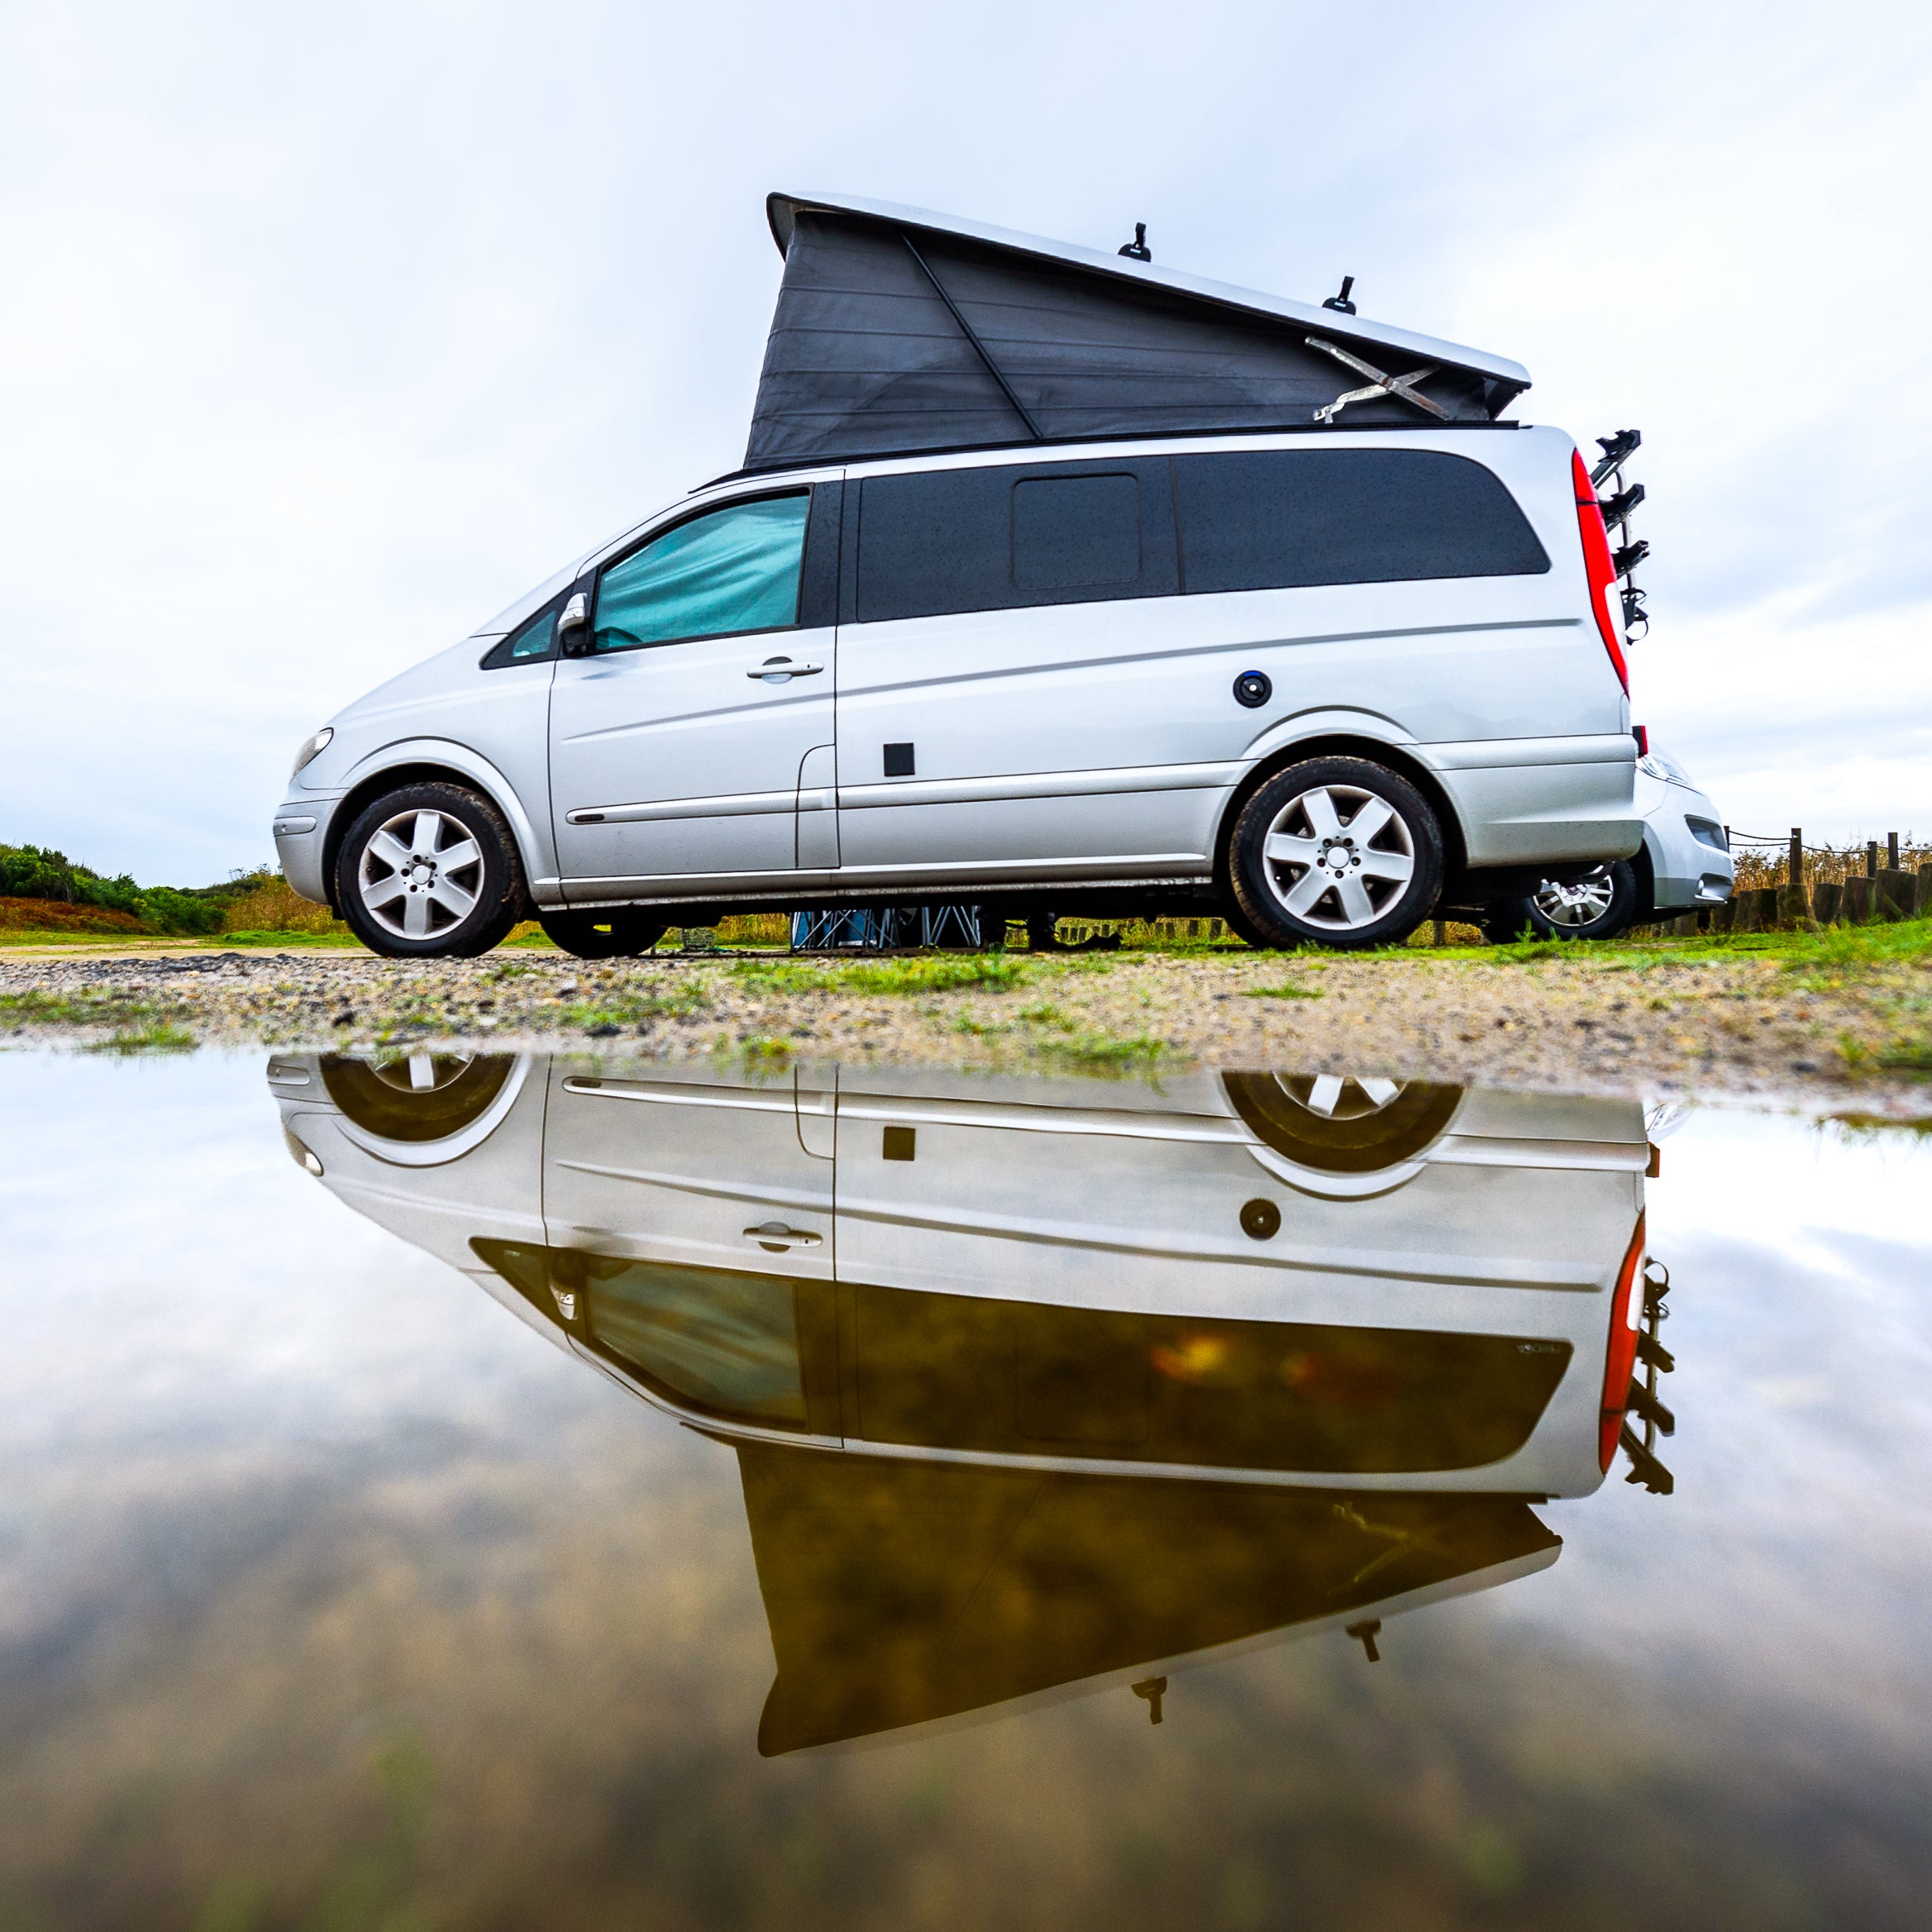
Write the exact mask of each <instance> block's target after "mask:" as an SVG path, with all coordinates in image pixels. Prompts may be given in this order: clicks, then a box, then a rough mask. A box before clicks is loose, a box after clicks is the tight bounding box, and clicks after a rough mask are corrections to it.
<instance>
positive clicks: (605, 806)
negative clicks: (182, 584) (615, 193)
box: [277, 427, 1643, 906]
mask: <svg viewBox="0 0 1932 1932" xmlns="http://www.w3.org/2000/svg"><path fill="white" fill-rule="evenodd" d="M1391 447H1400V448H1401V449H1404V450H1416V451H1440V452H1443V453H1445V454H1449V455H1453V456H1457V457H1460V458H1462V459H1466V460H1471V461H1474V462H1476V463H1478V464H1480V465H1482V466H1484V467H1486V469H1488V470H1490V471H1491V473H1492V474H1493V475H1496V477H1497V478H1498V479H1500V481H1501V482H1502V483H1503V484H1504V485H1505V487H1506V488H1507V489H1509V490H1510V494H1511V495H1512V496H1513V498H1514V499H1515V502H1516V503H1517V505H1518V506H1519V508H1520V509H1521V511H1522V513H1523V514H1524V518H1526V519H1527V520H1528V522H1529V525H1530V527H1531V528H1532V529H1533V530H1534V532H1535V534H1536V536H1537V538H1538V541H1540V542H1541V544H1542V545H1543V549H1544V551H1546V553H1547V554H1548V557H1549V559H1550V564H1551V567H1550V569H1549V570H1548V571H1547V572H1543V573H1539V574H1536V575H1509V576H1496V577H1480V578H1447V579H1439V578H1438V579H1429V580H1421V581H1406V582H1395V583H1355V584H1333V585H1319V586H1309V587H1302V588H1295V589H1272V590H1243V591H1235V592H1226V593H1220V594H1205V595H1204V594H1161V595H1149V596H1146V597H1140V598H1133V599H1116V600H1111V601H1105V602H1094V603H1052V604H1044V605H1041V604H1035V605H1033V606H1029V607H1028V608H1016V609H1003V610H995V611H982V612H973V613H961V614H956V615H946V616H937V617H925V618H907V619H898V620H894V621H890V622H880V623H856V622H847V623H841V624H839V625H838V626H837V627H836V630H834V629H832V627H827V628H825V629H823V630H799V629H789V630H785V631H782V632H767V633H761V634H758V635H756V636H741V637H727V638H717V639H704V640H697V641H694V642H688V643H677V644H671V645H668V646H660V647H656V648H654V649H651V650H646V651H634V652H626V653H613V654H611V655H610V656H606V657H601V658H594V659H575V660H564V661H561V662H557V663H556V664H552V663H551V662H550V661H539V662H537V663H532V664H529V665H515V666H508V667H503V668H499V669H495V670H487V671H486V670H482V669H481V668H480V661H481V660H482V658H483V656H484V654H485V652H486V651H487V650H488V648H489V645H490V644H491V642H494V638H495V637H497V636H498V635H499V634H504V633H507V632H508V630H509V629H510V628H511V627H513V626H514V625H515V624H516V623H518V622H520V621H521V620H522V618H526V617H527V616H528V615H529V614H531V613H533V612H534V611H535V610H537V609H539V608H541V606H542V604H543V603H544V602H545V601H546V599H548V598H549V597H551V596H554V595H556V594H557V593H558V591H559V590H560V589H562V588H565V587H566V586H567V584H569V583H570V581H572V580H575V579H576V578H578V577H581V576H582V575H584V573H585V572H587V571H589V570H594V569H596V568H597V567H599V565H600V564H601V563H602V562H603V561H608V559H610V558H613V557H614V556H617V555H618V554H619V553H621V552H623V551H627V550H628V549H629V548H630V547H631V546H633V545H634V544H635V543H636V542H637V541H638V540H639V539H640V538H641V537H648V536H649V535H651V533H652V532H654V531H656V529H658V528H659V527H662V526H665V525H668V524H669V523H670V522H674V521H676V520H678V519H680V518H685V517H687V516H689V514H690V513H692V511H693V510H694V509H696V508H704V507H705V506H707V505H711V504H717V503H724V502H728V501H730V500H732V499H734V498H737V497H741V496H751V495H768V494H770V492H771V491H772V489H773V488H774V487H775V485H778V484H786V485H789V484H812V483H822V482H829V481H831V480H833V479H837V478H838V477H839V476H840V475H843V476H844V478H845V494H844V517H845V519H846V523H847V544H846V557H845V561H844V563H843V565H842V570H843V571H844V573H845V576H846V582H845V584H844V588H843V589H842V592H841V596H842V599H849V598H850V596H851V594H852V581H851V578H852V569H853V564H852V559H853V558H854V557H855V556H856V555H857V552H858V548H859V544H858V542H856V541H854V537H853V532H854V530H855V528H856V520H857V519H858V518H859V516H860V502H861V488H862V485H863V484H864V482H865V481H866V479H867V478H870V477H884V476H890V475H904V474H909V473H914V472H927V471H933V470H949V469H951V470H959V469H985V468H989V467H999V466H1001V465H1035V466H1037V465H1041V464H1042V463H1051V464H1059V463H1062V462H1068V463H1071V462H1083V461H1092V460H1102V459H1105V460H1122V461H1126V460H1144V461H1152V460H1161V459H1165V458H1166V457H1168V456H1195V455H1202V454H1212V453H1214V452H1217V451H1227V452H1239V453H1248V452H1253V451H1275V450H1279V451H1300V450H1306V449H1320V450H1322V451H1346V450H1349V449H1388V448H1391ZM1572 450H1573V445H1572V442H1571V441H1570V439H1569V438H1568V437H1567V436H1564V435H1563V434H1562V432H1558V431H1555V430H1551V429H1515V428H1495V429H1488V430H1481V431H1478V430H1472V429H1470V428H1467V427H1463V428H1459V429H1458V428H1446V429H1443V430H1439V431H1438V430H1435V429H1433V428H1432V429H1426V430H1416V431H1404V432H1391V431H1389V430H1386V429H1384V430H1379V431H1378V430H1366V431H1359V432H1349V431H1346V430H1342V431H1337V432H1330V433H1326V434H1324V435H1322V436H1319V437H1311V436H1308V435H1305V434H1281V435H1276V436H1268V435H1263V436H1253V435H1243V436H1199V437H1186V438H1175V439H1169V440H1165V441H1143V442H1138V443H1118V444H1116V443H1109V444H1100V445H1083V446H1060V445H1054V446H1046V447H1042V446H1030V447H1027V448H1023V449H1014V450H999V451H975V452H962V453H954V454H950V455H946V456H937V457H928V458H919V459H911V458H906V459H894V460H880V461H874V462H869V463H864V464H859V465H851V466H849V467H848V468H847V469H846V470H843V471H841V470H827V469H825V468H823V467H817V468H813V469H810V470H800V471H799V472H796V473H791V472H787V473H785V475H782V476H779V475H769V474H767V475H759V476H757V477H755V478H749V479H727V480H725V481H723V482H722V483H720V484H715V485H713V486H710V487H708V488H707V489H704V490H701V491H698V492H694V494H693V495H692V496H691V497H689V499H685V500H684V501H682V502H680V503H677V504H676V505H675V506H672V507H671V508H668V509H666V510H665V511H664V512H663V513H661V514H660V515H659V516H658V517H656V518H652V519H650V520H648V521H647V522H645V523H643V524H641V525H639V526H637V527H634V528H632V529H631V530H628V531H627V532H624V533H623V535H622V536H620V537H615V538H613V539H612V540H611V541H609V542H608V544H606V545H604V546H601V547H600V548H599V549H598V550H596V551H591V552H589V553H588V554H587V555H586V556H585V557H584V559H583V560H582V561H581V562H580V564H578V565H574V566H573V567H572V569H571V570H569V571H565V572H561V573H559V575H557V576H556V577H553V578H552V579H551V580H548V581H547V582H546V584H543V585H541V586H539V587H538V588H537V590H534V591H532V593H531V594H530V595H529V596H527V598H524V599H520V600H519V601H518V603H515V604H513V605H512V606H511V607H510V608H509V609H508V611H506V612H505V613H503V616H502V617H501V618H499V619H497V620H494V621H493V623H492V625H491V627H489V632H487V633H479V635H478V636H477V637H473V638H470V639H467V640H465V642H463V643H462V644H460V645H458V646H455V647H453V648H452V649H451V650H449V651H444V652H442V653H441V654H440V655H439V656H436V657H434V658H432V659H430V660H429V661H427V662H426V663H425V664H423V665H419V666H417V667H416V669H414V670H411V671H408V672H406V673H404V674H403V675H402V676H400V677H398V678H397V679H394V680H391V681H390V682H389V684H387V685H384V686H382V687H380V688H379V689H378V690H376V691H374V692H372V693H370V695H369V696H368V697H366V698H364V699H360V700H359V701H358V702H357V703H356V704H353V705H351V706H350V707H349V708H347V709H346V710H345V711H344V712H342V713H340V714H339V715H338V716H337V717H336V718H335V719H334V720H332V724H333V726H334V729H335V737H334V740H333V742H332V743H331V745H330V746H329V747H328V748H327V750H326V751H324V752H323V753H322V755H321V756H319V757H317V759H316V760H315V761H313V762H312V764H311V765H310V766H308V768H307V769H305V770H303V773H302V774H301V775H300V777H299V778H298V780H296V781H294V782H293V784H292V785H291V786H290V788H289V789H290V798H289V803H288V804H285V806H284V809H283V810H282V812H281V813H278V826H277V844H278V849H279V851H280V852H281V854H282V857H283V863H284V868H285V870H286V871H287V872H288V875H289V879H290V881H291V883H292V884H293V885H294V886H295V888H296V890H298V891H300V892H302V893H303V894H305V895H308V896H310V897H314V898H324V897H326V896H327V880H325V878H324V876H323V873H324V858H325V854H326V852H327V850H328V849H329V847H330V841H331V838H332V834H334V833H337V832H340V830H341V828H340V827H339V826H336V825H335V824H334V823H333V822H332V821H333V818H334V814H335V813H336V809H337V807H338V806H339V805H340V804H341V802H342V800H343V799H345V798H346V796H347V795H348V794H349V793H350V792H351V789H352V788H354V787H355V786H356V785H359V784H360V783H361V782H362V781H363V780H367V779H369V778H370V777H372V776H375V775H379V774H380V773H381V772H382V771H384V770H387V769H389V768H392V767H399V766H403V765H404V764H407V763H410V762H413V761H423V762H440V763H441V764H442V765H443V766H446V768H447V769H448V770H451V771H452V772H455V773H456V774H458V775H463V776H467V777H470V778H473V779H474V780H475V781H476V782H477V783H479V785H483V786H484V789H487V790H488V791H489V793H490V795H491V796H492V797H493V798H494V799H495V801H496V803H497V804H499V807H500V808H501V809H503V812H504V813H505V816H506V817H507V818H508V819H509V821H510V823H511V824H512V826H513V829H514V831H515V832H516V836H517V838H518V844H519V846H520V847H521V848H522V858H523V862H524V866H525V869H526V871H527V875H528V877H529V880H530V882H531V886H532V894H533V896H534V897H535V898H536V899H537V902H538V903H539V904H545V905H552V906H555V905H559V904H562V903H564V902H565V899H566V898H567V899H569V901H570V903H572V904H581V905H610V904H623V903H627V902H641V903H655V904H665V905H675V904H677V903H679V902H680V900H682V901H702V900H716V899H726V900H727V901H728V900H733V899H739V900H746V901H753V900H763V901H777V902H780V903H782V902H785V901H786V900H788V899H790V900H799V899H801V895H804V896H803V899H802V902H803V903H808V904H809V903H811V899H810V898H809V894H813V893H819V894H823V893H834V894H841V895H847V896H849V895H854V894H863V893H865V892H866V891H869V890H880V891H885V892H889V893H914V892H918V891H921V890H925V891H930V892H932V893H934V894H952V893H955V892H957V891H961V890H999V889H1001V888H1003V887H1013V888H1022V887H1024V888H1033V887H1038V886H1041V885H1101V884H1105V883H1109V882H1111V883H1114V884H1116V885H1118V884H1121V883H1133V884H1136V885H1141V884H1145V885H1181V886H1185V887H1190V888H1192V889H1195V890H1200V889H1201V888H1203V887H1205V886H1206V887H1211V885H1212V883H1213V880H1214V864H1215V855H1216V852H1217V850H1218V845H1219V839H1220V836H1221V833H1222V832H1223V830H1224V827H1225V825H1226V823H1228V813H1229V811H1230V809H1231V807H1232V805H1233V803H1234V801H1235V799H1236V798H1237V796H1238V793H1239V791H1240V788H1241V786H1242V785H1243V781H1244V780H1246V779H1247V777H1248V776H1249V775H1251V774H1252V773H1253V772H1254V771H1255V770H1256V769H1257V766H1259V765H1260V764H1262V762H1263V761H1271V760H1272V761H1281V760H1284V759H1286V758H1287V757H1290V756H1293V755H1294V753H1295V749H1296V747H1299V746H1301V745H1309V746H1311V747H1314V746H1319V745H1321V744H1324V743H1333V742H1337V741H1340V742H1353V743H1355V744H1357V745H1358V746H1361V747H1363V748H1364V750H1365V753H1366V755H1370V756H1372V755H1373V747H1375V746H1376V745H1386V746H1389V747H1395V748H1399V749H1400V751H1402V752H1403V754H1404V758H1403V759H1399V760H1397V761H1396V762H1397V763H1398V764H1400V763H1403V762H1404V761H1406V763H1407V764H1408V766H1410V768H1411V769H1414V768H1418V767H1419V769H1420V771H1421V772H1422V773H1423V774H1425V775H1429V776H1430V777H1432V778H1433V781H1434V783H1435V786H1436V788H1437V791H1438V796H1439V798H1440V799H1442V800H1443V801H1444V802H1445V803H1446V804H1447V806H1448V811H1449V813H1450V814H1451V815H1452V816H1453V819H1454V821H1455V823H1454V824H1453V826H1452V827H1447V828H1445V830H1446V831H1448V832H1450V833H1451V834H1452V844H1459V845H1460V847H1461V849H1462V854H1463V855H1464V856H1465V857H1466V858H1467V861H1468V863H1469V864H1470V865H1472V866H1485V865H1515V864H1526V863H1527V864H1534V863H1535V862H1537V861H1548V862H1551V863H1556V862H1558V861H1592V860H1598V859H1607V858H1613V857H1620V856H1627V855H1629V853H1631V852H1634V851H1636V850H1637V848H1638V847H1639V843H1640V842H1641V841H1642V838H1643V828H1642V824H1641V823H1640V820H1639V815H1638V813H1636V812H1635V810H1634V806H1633V804H1632V791H1631V787H1632V780H1633V774H1634V763H1635V755H1636V748H1635V746H1634V742H1632V741H1631V739H1630V738H1629V735H1628V733H1629V701H1628V699H1626V697H1625V696H1624V692H1623V690H1622V688H1621V686H1620V684H1619V681H1618V679H1617V677H1616V675H1615V671H1614V670H1613V669H1612V667H1611V665H1610V660H1609V657H1608V655H1607V653H1606V652H1605V649H1604V646H1603V642H1602V640H1601V638H1600V636H1599V635H1598V632H1597V630H1596V623H1595V621H1594V619H1593V618H1592V616H1591V607H1590V600H1589V593H1588V588H1587V584H1586V580H1585V574H1584V568H1583V561H1582V556H1581V544H1580V542H1579V541H1578V537H1577V525H1576V507H1575V502H1574V495H1573V491H1572V486H1571V480H1570V470H1569V465H1570V460H1571V455H1572ZM780 654H783V655H785V656H790V657H792V658H794V659H796V660H799V661H811V662H813V663H817V664H819V665H823V671H822V673H821V674H820V675H819V676H818V677H814V678H813V679H811V680H809V686H810V688H809V689H806V688H804V687H805V685H806V684H807V680H803V679H799V680H794V681H793V682H792V683H790V684H789V685H783V686H777V687H768V686H766V685H763V684H761V683H760V682H759V681H758V680H756V678H755V676H752V675H749V674H751V673H752V672H755V670H756V664H757V662H758V661H761V660H762V659H763V658H765V657H766V656H775V655H780ZM1248 670H1258V671H1261V672H1262V673H1263V674H1264V675H1266V676H1267V678H1268V679H1269V680H1271V685H1272V692H1271V696H1270V698H1269V699H1268V701H1267V704H1265V705H1264V706H1263V707H1262V708H1258V709H1252V710H1251V709H1244V708H1242V707H1241V706H1239V705H1238V704H1235V703H1234V701H1233V698H1232V695H1231V689H1232V685H1233V680H1234V679H1235V678H1236V677H1237V676H1238V675H1240V674H1241V673H1243V672H1244V671H1248ZM747 727H755V728H747ZM887 745H893V746H895V747H903V746H908V745H909V746H911V747H913V751H912V756H913V761H914V770H913V772H912V774H911V775H909V776H903V777H900V776H894V777H890V778H889V777H887V776H886V775H885V767H884V751H883V748H884V747H885V746H887ZM808 792H809V794H810V795H809V799H807V798H806V796H805V794H807V793H808ZM361 795H365V796H366V795H367V794H366V793H365V794H361ZM598 813H602V818H601V820H599V819H598V818H597V817H596V815H597V814H598ZM304 821H307V822H308V823H304ZM808 821H809V823H808Z"/></svg>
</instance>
